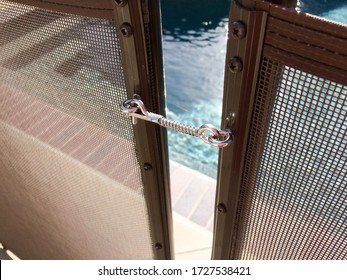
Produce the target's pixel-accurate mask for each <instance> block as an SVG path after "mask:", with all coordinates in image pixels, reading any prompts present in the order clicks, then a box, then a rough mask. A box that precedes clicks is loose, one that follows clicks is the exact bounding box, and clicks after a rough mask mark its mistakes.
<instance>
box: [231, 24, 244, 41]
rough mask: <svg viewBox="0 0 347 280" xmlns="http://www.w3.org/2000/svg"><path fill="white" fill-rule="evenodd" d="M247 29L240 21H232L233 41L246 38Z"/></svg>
mask: <svg viewBox="0 0 347 280" xmlns="http://www.w3.org/2000/svg"><path fill="white" fill-rule="evenodd" d="M246 33H247V29H246V25H245V24H244V23H243V22H242V21H240V20H237V21H234V22H233V23H232V24H231V35H232V36H233V38H234V39H242V38H245V37H246Z"/></svg>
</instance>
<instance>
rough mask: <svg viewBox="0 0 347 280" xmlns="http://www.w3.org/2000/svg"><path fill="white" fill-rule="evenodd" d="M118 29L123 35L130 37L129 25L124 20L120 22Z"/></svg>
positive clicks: (130, 28)
mask: <svg viewBox="0 0 347 280" xmlns="http://www.w3.org/2000/svg"><path fill="white" fill-rule="evenodd" d="M119 30H120V33H121V34H122V35H123V36H124V37H130V36H131V35H132V34H133V30H132V27H131V25H130V24H129V23H126V22H125V23H122V24H121V26H120V27H119Z"/></svg>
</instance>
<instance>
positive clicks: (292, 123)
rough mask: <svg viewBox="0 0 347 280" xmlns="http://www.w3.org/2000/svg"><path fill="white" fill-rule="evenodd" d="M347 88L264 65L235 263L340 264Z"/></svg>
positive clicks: (346, 204) (345, 245) (344, 235)
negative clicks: (290, 261) (337, 261)
mask: <svg viewBox="0 0 347 280" xmlns="http://www.w3.org/2000/svg"><path fill="white" fill-rule="evenodd" d="M346 133H347V87H346V86H345V85H342V84H339V83H336V82H333V81H330V80H328V79H325V78H322V77H319V76H315V75H313V74H309V73H306V72H304V71H302V70H299V69H297V68H295V67H289V66H286V65H283V64H282V63H280V62H277V61H275V60H272V59H270V58H267V57H263V59H262V63H261V66H260V74H259V78H258V84H257V91H256V97H255V101H254V107H253V116H252V124H251V130H250V135H249V140H248V145H247V152H246V161H245V167H244V173H243V179H242V193H241V200H240V202H241V203H240V205H241V208H240V212H239V217H241V218H240V221H239V229H238V238H237V240H238V241H237V244H236V250H235V257H236V258H240V259H346V258H347V222H346V221H347V216H346V215H347V188H346V182H347V178H346V175H347V161H346V156H347V154H346V150H347V141H346V139H347V135H346Z"/></svg>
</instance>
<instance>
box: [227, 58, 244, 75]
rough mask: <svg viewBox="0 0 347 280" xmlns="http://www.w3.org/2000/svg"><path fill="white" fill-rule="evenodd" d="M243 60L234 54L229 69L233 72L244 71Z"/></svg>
mask: <svg viewBox="0 0 347 280" xmlns="http://www.w3.org/2000/svg"><path fill="white" fill-rule="evenodd" d="M242 67H243V65H242V60H241V59H240V58H239V57H237V56H233V57H231V58H230V60H229V70H230V71H231V72H232V73H238V72H241V71H242Z"/></svg>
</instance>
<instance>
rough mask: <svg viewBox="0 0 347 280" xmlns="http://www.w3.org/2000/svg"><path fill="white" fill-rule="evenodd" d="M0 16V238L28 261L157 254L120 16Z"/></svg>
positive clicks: (8, 9)
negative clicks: (123, 107) (129, 102)
mask: <svg viewBox="0 0 347 280" xmlns="http://www.w3.org/2000/svg"><path fill="white" fill-rule="evenodd" d="M0 10H1V14H0V178H1V181H0V205H1V206H0V241H1V242H2V243H3V244H4V245H5V246H6V247H7V248H8V249H10V250H11V251H13V252H14V253H15V254H16V255H18V256H19V257H20V258H28V259H57V258H58V259H109V258H111V259H129V258H136V259H145V258H152V257H153V252H152V244H151V243H152V242H151V237H150V231H149V225H148V214H147V208H146V204H145V199H144V196H143V185H142V181H141V175H140V168H139V165H138V160H137V156H136V153H135V144H134V137H133V130H132V125H131V122H130V120H129V119H128V118H126V117H125V116H123V114H122V113H121V112H120V110H119V109H118V108H119V104H120V103H121V101H122V100H124V99H125V98H127V93H126V89H125V82H124V75H123V70H122V66H121V61H120V60H121V50H120V46H119V42H118V38H117V35H116V30H115V27H114V23H113V20H112V19H109V20H107V19H94V18H84V17H81V16H74V15H69V14H64V13H56V12H51V11H47V10H42V9H37V8H34V7H31V6H26V5H20V4H14V3H11V2H7V1H0ZM129 244H131V246H129Z"/></svg>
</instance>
